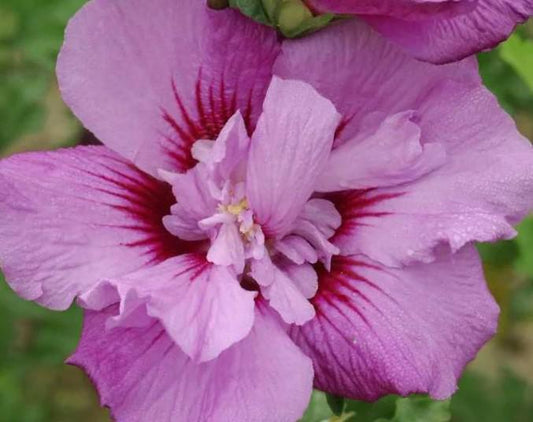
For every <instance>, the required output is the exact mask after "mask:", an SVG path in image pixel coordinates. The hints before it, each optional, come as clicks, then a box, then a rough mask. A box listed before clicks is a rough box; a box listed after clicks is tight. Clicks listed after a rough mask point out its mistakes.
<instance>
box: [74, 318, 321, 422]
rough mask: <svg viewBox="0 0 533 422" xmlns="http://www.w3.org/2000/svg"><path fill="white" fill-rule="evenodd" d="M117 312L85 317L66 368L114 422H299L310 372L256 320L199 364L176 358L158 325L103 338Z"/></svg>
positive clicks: (274, 329)
mask: <svg viewBox="0 0 533 422" xmlns="http://www.w3.org/2000/svg"><path fill="white" fill-rule="evenodd" d="M115 312H116V311H115V310H114V309H108V310H106V311H102V312H87V313H86V316H85V323H84V330H83V335H82V339H81V342H80V345H79V347H78V349H77V351H76V353H75V354H74V355H73V356H72V357H71V358H70V359H69V363H71V364H74V365H77V366H79V367H81V368H83V369H84V370H85V371H86V372H87V374H88V375H89V377H90V378H91V379H92V380H93V382H94V383H95V384H96V386H97V388H98V391H99V393H100V398H101V402H102V404H103V405H105V406H108V407H110V408H111V413H112V415H113V417H114V419H115V420H116V421H117V422H146V421H166V420H172V421H176V422H182V421H183V422H189V421H254V422H271V421H279V422H294V421H295V420H298V419H299V418H300V417H301V416H302V414H303V412H304V410H305V408H306V406H307V403H308V401H309V398H310V395H311V391H312V382H313V367H312V365H311V362H310V360H309V358H307V357H306V356H305V355H304V354H303V353H302V352H300V350H298V348H297V347H296V346H295V345H294V344H293V343H292V342H291V341H290V339H289V338H288V337H287V335H286V333H285V332H284V331H283V330H282V329H281V328H280V327H279V326H278V325H277V324H276V323H274V322H273V321H272V320H270V319H268V318H267V316H266V315H263V314H262V313H261V312H259V311H258V312H257V313H256V317H255V324H254V327H253V329H252V331H251V332H250V334H249V335H248V337H246V338H245V339H244V340H243V341H241V342H240V343H238V344H236V345H234V346H233V347H231V348H230V349H228V350H226V351H225V352H224V353H222V354H221V355H220V356H219V358H217V359H216V360H213V361H210V362H206V363H201V364H197V363H194V362H193V361H191V360H190V359H189V358H188V357H187V355H185V354H184V353H183V352H181V350H180V349H179V348H178V347H177V346H176V345H175V344H174V343H173V342H172V340H171V339H170V338H169V337H168V336H167V335H166V334H165V331H164V329H163V328H162V327H161V326H160V325H159V324H157V323H155V324H153V325H152V326H151V327H149V328H129V329H125V328H117V329H113V330H106V328H105V324H106V321H107V319H108V318H109V316H110V315H113V314H114V313H115ZM259 387H260V388H259Z"/></svg>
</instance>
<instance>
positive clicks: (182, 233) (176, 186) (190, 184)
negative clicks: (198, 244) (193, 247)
mask: <svg viewBox="0 0 533 422" xmlns="http://www.w3.org/2000/svg"><path fill="white" fill-rule="evenodd" d="M161 174H162V175H163V176H164V178H165V179H166V180H167V181H168V182H169V183H171V184H172V192H173V193H174V197H175V198H176V201H177V203H176V204H174V205H173V206H172V208H171V211H172V214H170V215H168V216H165V218H164V219H163V223H164V224H165V227H166V228H167V230H168V231H169V232H171V233H173V234H175V235H176V236H178V237H180V238H182V239H186V240H199V239H205V238H206V237H207V236H206V234H205V230H203V229H202V228H201V227H200V226H199V225H198V223H199V222H200V221H201V220H203V219H205V218H207V217H210V216H211V215H213V214H214V213H215V212H216V209H217V205H218V202H217V201H216V199H215V198H214V197H213V194H212V192H211V190H210V189H209V182H210V181H211V174H210V172H209V170H208V168H207V166H206V165H205V164H203V163H200V164H198V165H196V166H195V167H194V168H193V169H191V170H189V171H187V172H186V173H168V174H166V173H163V172H162V173H161Z"/></svg>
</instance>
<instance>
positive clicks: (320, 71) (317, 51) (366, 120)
mask: <svg viewBox="0 0 533 422" xmlns="http://www.w3.org/2000/svg"><path fill="white" fill-rule="evenodd" d="M274 73H275V74H276V75H279V76H281V77H283V78H291V79H299V80H303V81H306V82H308V83H310V84H311V85H312V86H313V87H315V88H316V90H317V91H318V92H319V93H320V94H321V95H323V96H324V97H326V98H328V99H330V100H331V101H332V102H333V104H334V105H335V107H336V108H337V110H338V111H339V112H340V113H341V114H342V116H343V120H342V123H341V125H340V126H339V127H338V129H337V136H336V138H337V139H336V145H338V144H340V143H342V142H345V141H348V140H350V139H352V138H354V137H356V136H357V135H359V134H360V132H361V130H362V128H363V129H364V130H365V131H367V130H370V133H373V132H375V131H376V130H377V128H378V127H379V125H380V124H381V123H382V122H383V120H384V119H385V118H386V117H388V116H392V115H394V114H396V113H400V112H404V111H406V110H414V111H415V112H417V115H420V113H418V109H419V107H420V104H421V103H422V102H423V100H424V99H425V98H426V97H428V96H431V93H432V91H433V90H434V89H435V88H436V87H438V86H439V85H440V84H441V83H442V82H443V81H446V80H455V81H462V82H465V83H472V84H476V85H479V84H481V81H480V78H479V73H478V70H477V65H476V61H475V59H471V60H466V61H463V62H460V63H454V64H450V65H445V66H435V65H431V64H429V63H423V62H420V61H418V60H415V59H413V58H412V57H410V56H409V55H407V54H406V53H404V52H403V51H402V50H401V49H400V48H398V47H396V46H394V45H393V44H391V43H390V42H388V41H387V40H385V39H384V38H383V37H381V36H380V35H379V34H377V33H376V32H375V31H373V30H372V29H371V28H370V27H369V26H368V25H366V24H365V23H364V22H362V21H360V20H357V19H350V20H346V21H344V22H339V23H336V24H334V25H331V26H330V27H329V28H327V29H326V30H324V31H318V32H317V33H315V34H313V35H310V36H308V37H305V38H301V39H297V40H290V41H285V42H284V43H283V47H282V54H281V55H280V56H279V57H278V59H277V61H276V63H275V66H274ZM432 142H435V140H433V141H432Z"/></svg>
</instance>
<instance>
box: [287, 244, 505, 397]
mask: <svg viewBox="0 0 533 422" xmlns="http://www.w3.org/2000/svg"><path fill="white" fill-rule="evenodd" d="M319 285H320V288H319V292H318V294H317V295H316V296H315V297H314V298H313V300H312V301H313V303H314V306H315V307H316V310H317V316H316V318H314V319H313V320H312V321H311V322H309V323H308V324H306V325H304V326H303V327H293V328H292V329H291V336H292V338H293V339H294V340H295V342H296V343H297V344H298V345H299V346H300V347H301V348H302V350H303V351H304V352H305V353H306V354H307V355H308V356H310V357H311V358H312V359H313V364H314V367H315V372H316V377H315V387H316V388H318V389H321V390H324V391H327V392H330V393H334V394H338V395H341V396H344V397H349V398H354V399H362V400H375V399H377V398H379V397H381V396H383V395H386V394H401V395H407V394H410V393H429V394H430V395H431V396H432V397H433V398H436V399H445V398H447V397H449V396H450V395H451V394H452V393H453V392H454V391H455V390H456V388H457V387H456V384H457V379H458V378H459V376H460V375H461V372H462V370H463V369H464V367H465V365H466V364H467V363H468V362H469V361H470V360H471V359H473V358H474V357H475V355H476V353H477V352H478V351H479V349H480V348H481V347H482V346H483V344H484V343H485V342H486V341H487V340H489V339H490V338H491V337H492V335H493V334H494V332H495V330H496V324H497V320H498V306H497V305H496V303H495V302H494V300H493V298H492V297H491V295H490V292H489V291H488V289H487V287H486V284H485V282H484V280H483V271H482V268H481V265H480V261H479V258H478V256H477V253H476V251H475V249H474V248H473V247H472V246H468V247H466V248H465V249H463V250H461V251H460V252H458V253H457V254H454V255H450V254H442V255H440V256H439V257H438V259H437V260H436V261H435V262H434V263H432V264H416V265H412V266H409V267H406V268H403V269H392V268H387V267H383V266H381V265H379V264H377V263H375V262H373V261H370V260H368V259H366V258H364V257H362V256H359V257H357V256H352V257H338V258H335V259H334V263H333V270H332V272H331V273H327V272H323V273H322V274H321V275H320V277H319Z"/></svg>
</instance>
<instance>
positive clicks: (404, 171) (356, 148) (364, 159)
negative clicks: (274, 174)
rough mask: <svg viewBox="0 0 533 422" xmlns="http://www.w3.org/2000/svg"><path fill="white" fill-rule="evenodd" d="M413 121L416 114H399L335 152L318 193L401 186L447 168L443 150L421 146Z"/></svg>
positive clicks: (430, 146) (430, 145)
mask: <svg viewBox="0 0 533 422" xmlns="http://www.w3.org/2000/svg"><path fill="white" fill-rule="evenodd" d="M413 118H414V113H413V112H409V111H408V112H403V113H397V114H395V115H392V116H390V117H388V118H386V119H385V120H384V121H383V122H382V123H381V125H380V126H379V128H378V129H377V130H376V132H374V133H373V134H371V135H368V136H364V135H362V136H363V139H358V138H359V137H357V138H353V139H351V140H349V141H347V142H345V143H344V144H342V145H341V146H340V147H338V148H336V149H335V150H333V152H332V154H331V155H330V158H329V161H328V164H327V166H326V169H325V170H324V172H323V173H322V175H321V176H320V179H319V183H318V186H317V191H322V192H327V191H330V192H331V191H340V190H346V189H366V188H371V187H376V186H380V187H385V186H394V185H400V184H402V183H405V182H409V181H412V180H416V179H418V178H419V177H421V176H423V175H425V174H427V173H429V172H431V171H433V170H435V169H436V168H438V167H440V166H441V165H442V164H444V162H445V161H446V151H445V148H444V146H442V145H441V144H438V143H428V144H425V145H423V144H421V137H422V136H421V130H420V127H419V126H418V125H417V124H416V123H414V122H413V121H412V119H413Z"/></svg>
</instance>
